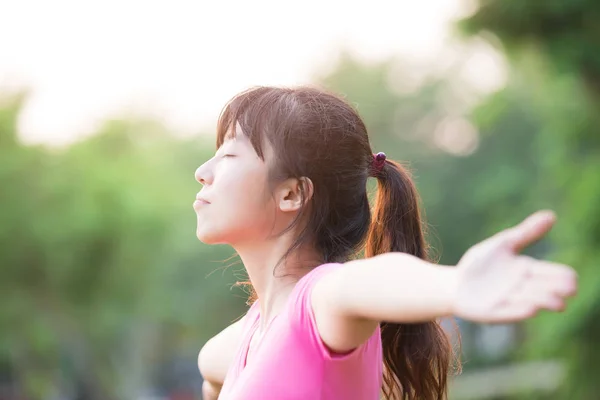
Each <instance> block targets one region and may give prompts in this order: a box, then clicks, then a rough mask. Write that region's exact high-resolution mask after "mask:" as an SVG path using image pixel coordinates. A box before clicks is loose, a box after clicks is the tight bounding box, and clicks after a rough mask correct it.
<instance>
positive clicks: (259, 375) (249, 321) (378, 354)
mask: <svg viewBox="0 0 600 400" xmlns="http://www.w3.org/2000/svg"><path fill="white" fill-rule="evenodd" d="M341 266H342V265H341V264H325V265H322V266H320V267H317V268H315V269H314V270H312V271H311V272H309V273H308V274H307V275H305V276H304V277H302V279H300V281H299V282H298V283H297V284H296V287H295V288H294V290H293V291H292V293H291V295H290V298H289V300H288V303H287V307H286V308H285V310H284V311H283V312H282V313H280V314H279V315H278V316H277V317H276V318H274V319H273V320H272V321H271V323H270V324H269V326H268V328H267V330H266V331H265V333H264V334H263V336H262V338H261V339H260V341H259V342H258V343H256V345H255V346H256V347H255V348H254V349H253V354H252V358H251V359H250V363H249V364H248V365H245V364H246V355H247V353H248V347H249V345H250V341H251V339H252V335H253V334H254V332H255V331H256V330H257V328H258V326H259V323H258V322H259V318H260V307H259V306H258V302H257V303H255V304H254V305H252V307H250V310H249V311H248V313H247V314H246V320H245V322H244V324H245V326H244V334H243V336H242V342H241V345H240V348H239V349H238V352H237V355H236V357H235V359H234V361H233V364H232V365H231V367H230V369H229V371H228V373H227V377H226V378H225V382H224V384H223V388H222V390H221V394H220V395H219V400H378V399H379V396H380V393H381V384H382V367H383V359H382V348H381V333H380V330H379V328H377V329H376V331H375V332H374V333H373V335H372V336H371V337H370V338H369V339H368V340H367V341H366V342H365V343H363V344H362V345H361V346H360V347H358V348H357V349H355V350H353V351H352V352H350V353H348V354H344V355H339V354H335V353H332V352H331V351H330V350H328V348H327V347H326V346H325V345H324V343H323V342H322V341H321V338H320V336H319V333H318V332H317V328H316V324H315V319H314V315H313V312H312V307H311V303H310V292H311V289H312V287H313V285H314V283H315V282H316V281H317V280H318V279H319V277H321V276H323V275H324V274H326V273H328V272H330V271H331V270H333V269H335V268H339V267H341Z"/></svg>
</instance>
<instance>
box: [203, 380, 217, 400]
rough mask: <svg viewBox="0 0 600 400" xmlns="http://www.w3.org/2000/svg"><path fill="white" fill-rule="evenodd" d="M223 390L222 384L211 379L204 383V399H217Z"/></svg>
mask: <svg viewBox="0 0 600 400" xmlns="http://www.w3.org/2000/svg"><path fill="white" fill-rule="evenodd" d="M220 392H221V386H220V385H215V384H213V383H211V382H209V381H204V382H203V383H202V399H203V400H217V399H218V398H219V393H220Z"/></svg>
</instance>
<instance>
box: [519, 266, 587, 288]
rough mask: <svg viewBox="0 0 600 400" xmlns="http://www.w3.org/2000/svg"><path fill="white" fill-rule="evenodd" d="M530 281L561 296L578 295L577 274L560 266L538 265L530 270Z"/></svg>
mask: <svg viewBox="0 0 600 400" xmlns="http://www.w3.org/2000/svg"><path fill="white" fill-rule="evenodd" d="M529 279H531V280H533V281H535V282H536V284H537V285H543V286H545V287H548V288H549V289H551V290H552V291H553V292H554V293H557V294H560V295H561V296H567V297H568V296H574V295H575V294H577V286H578V282H577V274H576V273H575V271H574V270H573V269H570V268H568V267H566V266H563V265H560V264H552V263H543V262H542V263H538V264H536V265H534V266H532V267H531V268H530V269H529Z"/></svg>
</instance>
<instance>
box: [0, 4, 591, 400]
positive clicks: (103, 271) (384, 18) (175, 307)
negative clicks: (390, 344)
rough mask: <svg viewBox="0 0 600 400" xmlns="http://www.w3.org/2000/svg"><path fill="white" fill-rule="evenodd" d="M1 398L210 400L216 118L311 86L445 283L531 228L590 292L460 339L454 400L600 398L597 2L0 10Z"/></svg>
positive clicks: (225, 310) (217, 312)
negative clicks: (417, 203)
mask: <svg viewBox="0 0 600 400" xmlns="http://www.w3.org/2000/svg"><path fill="white" fill-rule="evenodd" d="M0 15H1V18H0V19H1V22H0V267H1V269H0V271H1V275H0V283H1V286H0V296H1V297H0V400H17V399H18V400H100V399H102V400H113V399H114V400H121V399H123V400H130V399H132V400H150V399H152V400H155V399H156V400H159V399H161V400H163V399H164V400H167V399H169V400H175V399H177V400H183V399H186V400H187V399H199V398H201V394H200V387H201V382H202V380H201V377H200V375H199V373H198V370H197V365H196V357H197V354H198V351H199V349H200V348H201V347H202V345H203V344H204V342H205V341H206V340H207V339H208V338H210V337H211V336H212V335H214V334H215V333H217V332H218V331H219V330H220V329H222V328H223V327H225V326H226V325H227V324H229V323H230V322H232V321H233V320H235V319H236V318H237V317H239V316H240V315H241V314H242V313H243V311H244V303H245V297H246V294H245V293H244V292H243V291H242V290H241V289H239V288H238V287H234V283H235V282H236V280H240V279H243V267H242V266H241V265H240V264H239V261H238V260H237V259H236V258H235V257H233V258H232V256H233V250H232V249H230V248H228V247H220V246H216V247H207V246H204V245H202V244H201V243H199V242H198V241H197V240H196V238H195V234H194V233H195V223H196V218H195V215H194V212H193V210H192V207H191V204H192V201H193V198H194V196H195V193H196V192H197V191H198V190H199V187H200V186H199V184H197V183H196V182H195V181H194V175H193V174H194V170H195V169H196V168H197V167H198V166H199V165H200V164H201V163H202V162H203V161H204V160H206V159H207V158H209V157H210V156H211V154H212V153H213V152H214V143H215V132H214V128H215V122H216V118H217V116H218V113H219V111H220V109H221V107H222V106H223V105H224V103H225V102H226V100H227V99H229V98H230V97H231V96H233V95H234V94H235V93H237V92H238V91H240V90H243V89H245V88H247V87H249V86H252V85H256V84H273V85H294V84H316V85H320V86H324V87H326V88H329V89H331V90H334V91H336V92H339V93H341V94H342V95H344V96H345V97H346V98H347V99H348V100H349V101H350V102H351V103H352V104H354V105H355V106H356V107H357V108H358V109H359V111H360V113H361V114H362V116H363V117H364V119H365V121H366V122H367V125H368V127H369V129H370V136H371V140H372V143H373V148H374V150H375V151H386V152H387V154H388V157H391V158H394V159H400V160H405V161H406V162H407V163H408V164H409V165H410V167H411V168H412V169H413V170H414V172H415V178H416V181H417V184H418V187H419V189H420V191H421V194H422V198H423V202H424V206H425V210H426V214H427V219H428V221H429V224H430V240H431V242H432V243H433V246H434V248H435V250H436V253H437V254H438V256H439V259H440V262H442V263H444V264H454V263H456V262H457V261H458V260H459V258H460V256H461V254H462V253H463V252H464V251H465V250H466V249H467V248H468V247H469V246H470V245H472V244H474V243H475V242H477V241H479V240H482V239H484V238H485V237H487V236H488V235H491V234H493V233H494V232H496V231H498V230H500V229H503V228H506V227H508V226H510V225H512V224H514V223H517V222H518V221H519V220H521V219H522V218H524V217H525V216H526V215H527V214H529V213H530V212H533V211H535V210H537V209H540V208H547V207H548V208H552V209H554V210H556V212H557V214H558V216H559V222H558V224H557V226H556V227H555V229H554V230H553V232H552V233H551V235H550V236H549V238H548V239H547V240H544V241H543V242H541V243H539V244H538V245H536V246H534V247H533V248H532V249H530V250H529V254H532V255H535V256H538V257H546V258H549V259H551V260H554V261H558V262H562V263H568V264H572V265H574V266H575V267H576V268H577V271H578V272H579V274H580V282H581V288H580V294H579V296H578V297H577V298H576V299H574V300H572V301H571V302H570V304H569V309H568V311H567V312H566V313H564V314H554V315H552V314H545V313H542V314H540V315H539V316H538V317H536V318H535V319H534V320H532V321H530V322H527V323H525V324H519V325H506V326H487V325H473V324H468V323H464V322H462V321H458V323H459V327H460V331H461V334H462V353H463V362H464V372H463V373H462V375H460V376H458V377H457V378H456V379H453V381H452V389H451V400H459V399H586V400H587V399H598V398H600V395H599V394H598V393H600V379H598V377H600V308H599V305H600V274H599V273H597V272H594V268H596V267H597V266H598V260H599V258H600V2H598V1H596V0H546V1H543V2H542V1H537V0H479V1H476V0H471V1H469V0H423V1H422V2H415V1H408V0H395V1H383V0H371V1H369V2H361V3H358V2H356V3H352V4H350V3H349V2H344V1H342V0H326V1H323V0H321V1H317V0H305V1H303V2H284V1H275V0H255V1H252V2H248V1H243V0H236V1H234V0H232V1H228V2H218V1H215V0H213V1H203V0H196V1H193V0H189V1H186V0H170V1H166V0H154V1H135V0H119V1H116V0H113V1H108V0H104V1H81V0H80V1H66V0H55V1H42V0H40V1H33V0H19V1H16V0H12V1H11V0H2V1H0Z"/></svg>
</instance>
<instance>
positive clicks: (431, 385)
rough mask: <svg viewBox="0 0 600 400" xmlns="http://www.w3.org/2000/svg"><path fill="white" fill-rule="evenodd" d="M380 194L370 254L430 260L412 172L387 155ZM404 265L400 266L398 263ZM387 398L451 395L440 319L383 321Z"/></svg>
mask: <svg viewBox="0 0 600 400" xmlns="http://www.w3.org/2000/svg"><path fill="white" fill-rule="evenodd" d="M373 175H374V177H376V178H377V195H376V199H375V205H374V209H373V212H372V220H371V225H370V227H369V233H368V237H367V243H366V248H365V255H366V257H373V256H376V255H378V254H383V253H387V252H403V253H408V254H412V255H414V256H416V257H419V258H421V259H427V258H428V257H427V256H428V247H427V244H426V241H425V237H424V231H423V225H422V221H421V213H420V211H419V196H418V193H417V190H416V188H415V185H414V183H413V182H412V179H411V177H410V174H409V172H408V171H407V170H406V169H405V168H404V167H402V165H400V164H398V163H396V162H394V161H391V160H386V161H385V163H384V164H383V165H382V166H381V168H378V169H377V170H376V172H375V173H373ZM399 267H401V266H399ZM381 340H382V345H383V361H384V366H385V368H384V377H383V382H384V385H383V394H384V398H385V399H386V400H417V399H418V400H440V399H446V398H447V386H448V379H447V377H448V373H449V369H450V366H451V363H452V359H453V353H452V346H451V344H450V341H449V339H448V336H447V335H446V333H445V332H444V331H443V329H442V327H441V326H440V324H439V323H438V322H437V321H431V322H426V323H418V324H395V323H388V322H383V323H382V324H381Z"/></svg>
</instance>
